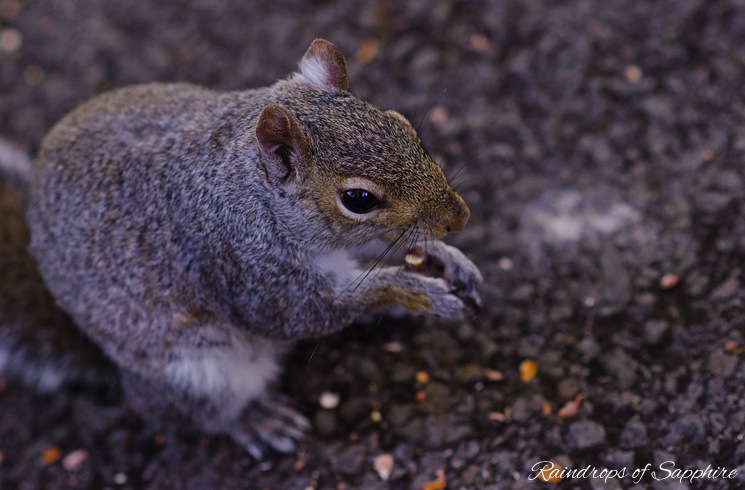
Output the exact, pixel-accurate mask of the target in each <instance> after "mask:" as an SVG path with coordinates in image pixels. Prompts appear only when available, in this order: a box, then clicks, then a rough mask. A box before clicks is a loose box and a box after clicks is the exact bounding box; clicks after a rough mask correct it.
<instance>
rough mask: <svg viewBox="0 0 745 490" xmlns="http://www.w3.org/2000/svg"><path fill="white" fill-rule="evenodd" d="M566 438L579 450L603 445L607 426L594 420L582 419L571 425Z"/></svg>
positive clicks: (572, 446) (570, 445) (573, 447)
mask: <svg viewBox="0 0 745 490" xmlns="http://www.w3.org/2000/svg"><path fill="white" fill-rule="evenodd" d="M566 439H567V444H569V447H571V448H572V449H574V450H577V451H583V450H585V449H591V448H595V447H598V446H603V445H604V444H605V442H606V434H605V428H604V427H603V426H602V425H600V424H598V423H597V422H594V421H592V420H581V421H579V422H574V423H573V424H572V425H570V426H569V430H568V431H567V437H566Z"/></svg>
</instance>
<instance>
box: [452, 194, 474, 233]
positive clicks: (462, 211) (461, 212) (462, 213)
mask: <svg viewBox="0 0 745 490" xmlns="http://www.w3.org/2000/svg"><path fill="white" fill-rule="evenodd" d="M449 197H450V199H451V200H452V201H453V205H452V210H451V218H450V222H449V224H448V225H447V230H448V231H449V232H450V231H460V230H462V229H463V228H465V226H466V223H468V218H470V217H471V210H470V209H468V205H467V204H466V201H464V200H463V198H462V197H460V195H459V194H458V193H457V192H455V191H450V196H449Z"/></svg>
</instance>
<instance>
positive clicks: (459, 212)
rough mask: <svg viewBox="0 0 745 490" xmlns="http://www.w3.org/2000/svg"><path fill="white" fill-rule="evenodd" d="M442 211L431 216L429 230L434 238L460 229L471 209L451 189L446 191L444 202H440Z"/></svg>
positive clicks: (463, 225) (466, 221)
mask: <svg viewBox="0 0 745 490" xmlns="http://www.w3.org/2000/svg"><path fill="white" fill-rule="evenodd" d="M440 209H441V210H442V211H441V212H440V213H437V215H436V216H432V218H431V222H430V223H429V225H430V230H431V231H432V234H433V235H434V237H435V238H441V237H443V236H445V235H447V234H448V233H450V232H451V231H460V230H462V229H463V228H464V227H465V226H466V223H468V218H469V217H470V216H471V211H470V210H469V209H468V205H466V201H464V200H463V198H462V197H460V195H458V193H456V192H455V191H454V190H452V189H448V190H447V191H446V198H445V202H443V203H442V208H440Z"/></svg>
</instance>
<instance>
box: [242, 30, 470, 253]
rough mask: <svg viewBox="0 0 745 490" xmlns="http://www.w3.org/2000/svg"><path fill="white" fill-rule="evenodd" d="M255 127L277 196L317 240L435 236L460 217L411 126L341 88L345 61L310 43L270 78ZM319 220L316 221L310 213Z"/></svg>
mask: <svg viewBox="0 0 745 490" xmlns="http://www.w3.org/2000/svg"><path fill="white" fill-rule="evenodd" d="M272 97H273V101H272V103H271V104H269V105H267V106H266V107H264V109H263V111H262V112H261V115H260V117H259V119H258V122H257V126H256V136H257V138H258V141H259V146H260V148H261V158H260V160H261V162H262V166H263V168H264V170H265V172H266V175H267V178H268V180H269V181H270V182H271V183H272V184H274V185H276V187H277V189H278V191H279V195H284V196H290V195H291V196H292V197H293V199H295V201H296V202H297V203H298V206H299V210H300V211H301V213H302V214H303V215H304V216H306V217H307V218H309V219H308V220H307V222H308V223H314V228H317V226H318V223H321V225H320V226H321V227H323V229H314V230H313V236H314V237H316V238H317V240H318V241H317V244H337V245H358V244H362V243H365V242H366V241H369V240H371V239H374V238H379V237H387V238H394V237H396V236H399V235H401V234H404V233H407V232H412V233H417V234H419V233H424V234H426V236H427V237H430V238H432V237H434V238H439V237H442V236H443V235H445V234H446V233H448V232H450V231H458V230H461V229H462V228H463V227H464V226H465V224H466V222H467V221H468V217H469V214H470V212H469V210H468V206H466V203H465V202H464V201H463V199H462V198H461V197H460V196H459V195H458V194H457V193H456V192H455V191H454V190H453V189H452V188H451V187H450V185H449V184H448V182H447V180H446V178H445V175H444V174H443V172H442V170H440V168H439V167H438V166H437V165H436V164H435V163H434V162H433V161H432V159H431V158H430V156H429V155H428V154H427V152H426V151H425V150H424V148H423V147H422V144H421V141H420V139H419V137H418V136H417V133H416V130H415V129H414V127H413V126H412V125H411V123H410V122H409V121H408V120H407V119H406V118H405V117H404V116H403V115H401V114H399V113H398V112H395V111H391V110H388V111H382V110H380V109H378V108H377V107H375V106H373V105H371V104H368V103H366V102H364V101H361V100H359V99H357V98H355V97H354V96H352V94H351V93H350V91H349V79H348V77H347V69H346V62H345V60H344V56H343V55H342V54H341V52H340V51H339V50H338V49H337V48H336V47H335V46H334V45H332V44H331V43H329V42H327V41H324V40H321V39H317V40H315V41H313V43H312V44H311V45H310V48H308V51H307V52H306V53H305V56H304V57H303V59H302V60H301V61H300V70H299V71H298V72H297V73H295V74H293V75H292V76H291V77H290V78H288V79H286V80H283V81H281V82H279V83H278V84H277V85H275V87H274V90H273V91H272ZM317 218H320V219H317Z"/></svg>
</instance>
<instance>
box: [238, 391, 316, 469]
mask: <svg viewBox="0 0 745 490" xmlns="http://www.w3.org/2000/svg"><path fill="white" fill-rule="evenodd" d="M262 396H263V398H262V399H260V400H255V401H254V402H252V403H251V404H249V405H248V406H247V407H246V409H245V410H244V412H243V416H242V419H241V420H240V422H239V423H238V425H237V426H236V427H234V428H233V429H232V430H231V432H230V435H231V437H232V438H233V440H234V441H236V442H237V443H238V444H240V445H241V446H243V447H244V448H245V449H246V451H248V453H249V454H250V455H251V456H253V457H254V458H256V459H261V458H262V457H263V456H264V453H265V452H266V450H267V449H273V450H275V451H278V452H280V453H290V452H292V451H294V450H295V448H296V447H297V442H298V441H299V440H300V439H302V438H303V436H304V435H305V433H306V432H307V431H308V429H309V428H310V423H309V422H308V420H307V419H306V418H305V417H304V416H303V415H301V414H299V413H298V412H296V411H295V410H293V409H291V408H289V407H288V405H287V404H286V403H285V402H284V401H283V400H282V399H281V397H280V396H279V395H276V394H270V393H265V394H264V395H262Z"/></svg>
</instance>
